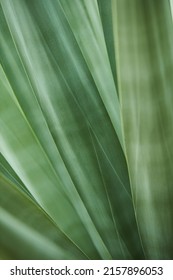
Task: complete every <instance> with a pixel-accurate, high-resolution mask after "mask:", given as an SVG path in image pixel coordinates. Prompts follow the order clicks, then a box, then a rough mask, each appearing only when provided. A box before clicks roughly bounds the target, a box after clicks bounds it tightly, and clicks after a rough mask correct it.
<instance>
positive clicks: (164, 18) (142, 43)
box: [112, 0, 173, 259]
mask: <svg viewBox="0 0 173 280" xmlns="http://www.w3.org/2000/svg"><path fill="white" fill-rule="evenodd" d="M112 3H113V8H112V9H113V13H114V31H115V32H114V34H115V42H116V58H117V60H118V65H117V69H118V71H117V72H118V85H119V94H120V103H121V107H122V120H123V128H124V142H125V150H126V155H127V162H128V168H129V171H130V179H131V185H132V193H133V201H134V207H135V211H136V217H137V222H138V224H139V230H140V233H141V238H142V241H143V246H144V249H145V253H146V258H148V259H172V257H173V243H172V232H173V219H172V200H173V188H172V182H173V172H172V162H173V152H172V151H173V149H172V143H173V132H172V128H173V110H172V104H173V94H172V92H173V79H172V73H173V49H172V46H173V28H172V18H171V10H170V5H169V1H159V3H158V1H155V0H151V1H150V0H146V1H138V0H132V1H130V5H129V6H128V9H127V1H125V0H117V1H116V0H113V1H112Z"/></svg>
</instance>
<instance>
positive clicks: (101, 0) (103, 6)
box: [97, 0, 118, 93]
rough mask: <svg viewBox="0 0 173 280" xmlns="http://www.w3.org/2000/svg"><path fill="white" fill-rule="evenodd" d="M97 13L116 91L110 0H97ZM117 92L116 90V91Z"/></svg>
mask: <svg viewBox="0 0 173 280" xmlns="http://www.w3.org/2000/svg"><path fill="white" fill-rule="evenodd" d="M97 2H98V8H99V13H100V17H101V21H102V27H103V32H104V38H105V43H106V48H107V52H108V56H109V61H110V65H111V70H112V73H113V78H114V81H115V86H116V91H117V90H118V84H117V70H116V62H115V46H114V36H113V20H112V0H107V1H105V0H97ZM117 93H118V92H117Z"/></svg>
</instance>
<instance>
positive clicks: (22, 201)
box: [0, 176, 86, 259]
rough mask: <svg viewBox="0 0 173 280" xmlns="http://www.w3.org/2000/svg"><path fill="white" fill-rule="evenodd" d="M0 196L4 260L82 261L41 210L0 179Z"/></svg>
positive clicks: (73, 246)
mask: <svg viewBox="0 0 173 280" xmlns="http://www.w3.org/2000/svg"><path fill="white" fill-rule="evenodd" d="M0 193H1V196H0V254H1V255H2V256H3V255H4V253H5V256H6V257H5V256H4V257H5V258H7V257H8V256H9V257H10V258H12V259H79V258H82V259H86V256H85V255H84V254H83V253H82V252H81V251H80V250H79V249H78V248H77V247H76V246H75V245H74V244H73V243H72V242H71V241H70V240H69V239H68V238H67V237H66V236H65V235H64V234H63V233H62V232H61V231H60V230H59V229H58V228H57V226H55V225H54V224H53V222H52V221H51V220H50V219H49V218H48V216H47V215H46V214H45V213H44V212H43V210H42V209H41V208H39V207H38V206H37V205H36V204H35V203H33V201H32V200H31V199H29V198H28V196H26V195H25V194H24V193H22V192H21V191H19V189H18V188H16V187H15V185H12V184H11V183H10V182H9V181H7V180H6V179H4V178H3V177H2V176H1V177H0ZM3 252H4V253H3ZM4 257H3V258H4Z"/></svg>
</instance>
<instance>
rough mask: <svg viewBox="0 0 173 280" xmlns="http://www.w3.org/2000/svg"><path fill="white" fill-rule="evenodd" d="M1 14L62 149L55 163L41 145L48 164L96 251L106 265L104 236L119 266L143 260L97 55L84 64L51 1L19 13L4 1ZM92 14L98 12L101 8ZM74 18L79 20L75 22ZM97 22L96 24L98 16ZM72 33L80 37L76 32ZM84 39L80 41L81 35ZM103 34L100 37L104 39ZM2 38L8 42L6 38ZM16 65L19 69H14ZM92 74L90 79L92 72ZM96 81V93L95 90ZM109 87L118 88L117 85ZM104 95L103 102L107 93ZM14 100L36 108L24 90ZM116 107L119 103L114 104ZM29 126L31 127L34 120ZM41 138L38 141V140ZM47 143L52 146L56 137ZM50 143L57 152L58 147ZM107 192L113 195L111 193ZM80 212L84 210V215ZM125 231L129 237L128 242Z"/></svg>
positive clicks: (20, 7)
mask: <svg viewBox="0 0 173 280" xmlns="http://www.w3.org/2000/svg"><path fill="white" fill-rule="evenodd" d="M63 3H64V4H65V2H63ZM87 3H88V2H87ZM61 4H62V3H61ZM85 4H86V3H85ZM90 4H92V2H90ZM76 6H77V8H80V9H82V11H83V8H84V7H83V6H81V4H79V6H78V5H77V3H76ZM2 7H3V10H4V13H5V16H6V19H7V22H8V25H9V27H10V32H11V34H12V36H13V39H14V41H15V44H16V47H17V50H18V54H19V55H20V59H21V61H22V63H23V65H24V68H25V71H26V73H27V76H28V78H29V82H30V84H31V85H32V89H33V92H34V94H35V95H36V98H37V100H38V103H39V104H40V107H41V111H42V112H43V113H44V117H45V121H46V123H47V129H48V128H49V130H50V132H51V134H52V136H53V139H54V142H55V144H56V147H57V148H58V150H56V151H55V149H54V150H53V151H54V152H53V154H55V155H56V156H54V158H53V156H52V155H51V156H50V152H49V151H48V150H49V149H48V148H47V149H46V148H45V146H47V147H48V145H45V144H44V143H42V146H44V149H45V150H46V154H47V156H48V157H49V158H51V163H52V167H53V168H54V171H56V174H58V177H59V178H60V179H61V182H63V187H64V188H63V190H64V192H65V193H66V195H67V196H68V198H69V200H70V201H71V203H72V204H73V206H74V207H75V209H76V210H77V212H78V215H80V217H81V220H84V221H83V222H84V224H85V226H86V228H87V230H88V231H90V229H92V230H91V231H90V236H91V238H92V240H93V243H95V246H96V247H97V249H98V247H100V248H99V249H98V250H99V252H100V253H101V255H102V257H104V258H105V257H106V258H108V257H110V256H109V254H108V253H107V252H106V250H105V248H104V245H103V244H102V242H101V240H100V237H99V235H98V233H99V234H100V236H101V238H102V240H103V241H104V243H105V244H106V246H107V247H108V250H109V251H110V252H111V254H112V256H113V257H114V258H122V257H127V256H128V257H129V255H130V256H131V257H132V256H133V257H134V256H135V257H138V258H139V257H141V256H143V254H142V250H141V246H140V241H139V237H138V231H137V228H136V222H135V216H134V211H133V208H132V201H131V194H130V189H129V180H128V172H127V167H126V163H125V159H124V155H123V151H122V149H121V146H120V144H119V141H118V138H117V135H116V133H115V129H114V128H113V126H112V121H110V115H108V113H107V108H106V109H105V107H106V105H104V104H103V100H101V99H100V95H99V93H98V89H97V87H98V82H99V80H98V77H97V75H98V73H95V72H94V71H91V70H92V67H91V65H89V62H90V61H91V58H92V57H94V56H95V55H96V52H94V54H93V55H92V56H90V57H89V58H88V59H87V64H86V57H87V56H86V54H87V49H86V48H85V46H84V45H83V43H82V45H80V44H79V45H80V48H83V52H82V53H81V51H80V48H79V46H78V44H76V39H74V36H73V33H72V32H71V29H70V28H74V26H73V25H72V26H71V25H70V26H69V24H68V22H67V20H66V18H65V17H64V14H63V12H62V9H61V6H59V4H58V2H50V1H49V2H48V1H47V2H46V1H45V2H44V4H43V3H42V2H40V1H37V3H36V2H34V1H31V2H29V3H25V2H21V1H16V2H15V6H13V3H11V2H10V1H2ZM33 7H34V9H33ZM63 7H64V9H65V7H66V6H64V5H63ZM96 7H97V6H96ZM89 8H90V5H89V6H88V9H89ZM91 8H92V5H91ZM93 11H97V12H98V10H97V9H95V6H94V10H93ZM66 12H67V11H66ZM57 15H58V16H57ZM75 18H77V17H76V15H75ZM96 19H97V21H98V15H97V13H96ZM89 26H90V25H89ZM48 27H49V29H48ZM89 30H90V28H89ZM2 32H3V30H2ZM73 32H74V33H75V34H78V32H77V33H76V31H75V29H73ZM57 34H58V36H57ZM79 34H80V36H81V34H82V33H81V31H80V32H79ZM86 34H87V33H86ZM89 34H90V33H89ZM98 34H101V31H99V33H98ZM3 36H4V37H5V35H4V34H3ZM87 36H89V35H87ZM9 40H10V39H9ZM93 40H94V39H93ZM102 41H103V34H102V36H101V42H102ZM79 42H80V40H79V38H78V43H79ZM11 44H12V43H11ZM13 48H14V46H13V47H11V49H12V51H13ZM102 49H103V52H102V53H103V54H104V55H103V58H104V57H105V56H106V54H105V44H104V42H103V47H102ZM4 52H5V48H4ZM91 54H92V52H91ZM84 57H85V59H84ZM2 62H3V67H4V66H5V68H4V69H7V70H6V71H7V75H8V77H9V80H10V81H11V80H12V75H13V73H11V75H10V72H9V68H8V57H7V58H6V59H4V58H3V59H2ZM13 62H14V60H13ZM105 62H106V63H105V67H106V69H108V70H106V71H108V73H111V71H110V65H109V63H108V58H105ZM14 64H15V65H16V64H17V63H16V62H14ZM89 66H90V68H89V69H90V71H91V72H92V75H91V74H90V72H89V70H88V67H89ZM100 75H101V74H100ZM93 77H94V81H95V83H97V87H96V85H95V83H94V82H93ZM100 77H102V75H101V76H100ZM110 77H112V74H111V75H110ZM101 79H102V78H101ZM109 80H110V79H109ZM110 84H112V87H113V79H112V82H110ZM12 85H14V82H13V83H12ZM18 87H19V85H18ZM99 87H101V84H100V85H99ZM16 92H17V93H16ZM82 92H83V93H82ZM102 92H104V94H105V90H104V88H103V91H102ZM114 92H115V88H114ZM28 94H29V93H28ZM115 96H116V92H115ZM14 97H17V99H18V102H19V103H20V106H21V107H22V108H24V106H25V108H26V105H27V104H30V106H31V107H30V108H32V104H31V103H30V102H31V101H30V100H31V99H29V98H30V97H29V98H28V99H27V98H26V100H24V98H22V91H21V90H18V91H17V90H15V91H14V92H13V98H14ZM116 98H117V97H116ZM113 100H115V101H116V100H117V99H113ZM27 102H28V103H27ZM104 102H105V103H106V101H104ZM109 102H110V101H109ZM115 104H118V103H116V102H115ZM35 107H36V106H35ZM23 112H24V114H25V115H27V110H26V109H25V110H24V109H23ZM25 112H26V113H25ZM34 112H35V111H34ZM37 112H38V109H37ZM39 116H40V113H39ZM103 120H104V121H103ZM29 121H30V123H31V125H32V120H31V117H30V118H29ZM35 133H36V134H38V133H37V132H35ZM38 138H39V141H40V138H41V137H40V136H39V135H38ZM49 138H51V136H50V135H49ZM47 139H48V138H47ZM51 141H52V140H51ZM42 142H43V141H42ZM48 143H49V142H48ZM50 143H51V147H52V142H50ZM53 147H54V145H53ZM115 147H116V148H115ZM59 153H60V154H59ZM17 157H18V156H17ZM56 158H57V159H58V160H56ZM9 160H10V158H9ZM100 161H102V162H100ZM56 162H58V164H57V163H56ZM63 162H64V163H65V165H64V163H63ZM65 166H66V167H67V169H65ZM105 167H106V168H105ZM14 168H15V165H14ZM108 170H110V171H109V174H110V179H108V176H107V172H108ZM108 187H109V188H110V190H108V189H107V188H108ZM79 195H80V197H79ZM82 202H84V205H85V207H86V209H87V211H88V213H89V215H90V217H91V218H92V220H93V222H94V224H95V225H96V229H97V232H96V231H95V229H94V227H93V225H92V226H89V227H88V220H87V219H88V218H87V217H89V216H88V214H87V213H86V210H85V208H84V205H83V204H82ZM78 205H80V207H79V206H78ZM124 205H126V207H124ZM119 207H120V209H121V210H120V209H119ZM81 209H84V210H83V212H82V211H81ZM46 211H48V209H46ZM122 213H123V215H122ZM127 213H128V215H127ZM100 215H101V216H102V219H100ZM122 216H123V219H122ZM127 230H128V231H129V232H130V234H129V236H128V238H127V235H126V232H127ZM93 233H94V234H93ZM131 240H133V242H131ZM85 243H86V242H85ZM99 244H100V245H99ZM101 244H102V245H101ZM130 244H131V245H130ZM133 244H134V246H135V248H134V249H133V250H132V252H131V253H130V254H129V252H128V250H130V249H131V248H132V247H133ZM114 248H116V250H115V249H114ZM123 251H124V252H123ZM103 252H104V253H103Z"/></svg>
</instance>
